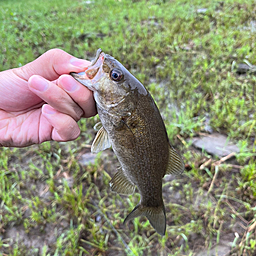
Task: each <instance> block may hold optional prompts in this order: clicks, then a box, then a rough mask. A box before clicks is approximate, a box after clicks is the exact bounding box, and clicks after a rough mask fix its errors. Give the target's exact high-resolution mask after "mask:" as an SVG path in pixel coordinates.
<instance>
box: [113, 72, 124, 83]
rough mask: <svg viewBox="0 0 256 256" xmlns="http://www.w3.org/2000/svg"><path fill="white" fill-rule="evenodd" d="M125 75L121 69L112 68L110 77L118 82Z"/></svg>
mask: <svg viewBox="0 0 256 256" xmlns="http://www.w3.org/2000/svg"><path fill="white" fill-rule="evenodd" d="M123 77H124V75H123V73H122V72H121V71H120V70H119V69H112V70H111V72H110V78H111V79H112V80H114V81H116V82H119V81H121V80H122V79H123Z"/></svg>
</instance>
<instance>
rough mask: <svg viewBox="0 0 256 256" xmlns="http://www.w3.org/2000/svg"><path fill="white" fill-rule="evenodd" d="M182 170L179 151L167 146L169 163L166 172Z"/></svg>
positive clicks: (174, 172) (182, 164)
mask: <svg viewBox="0 0 256 256" xmlns="http://www.w3.org/2000/svg"><path fill="white" fill-rule="evenodd" d="M183 170H184V162H183V160H182V158H181V156H180V155H179V153H178V152H177V151H176V150H175V149H174V148H173V147H172V146H170V147H169V163H168V167H167V171H166V174H181V173H182V172H183Z"/></svg>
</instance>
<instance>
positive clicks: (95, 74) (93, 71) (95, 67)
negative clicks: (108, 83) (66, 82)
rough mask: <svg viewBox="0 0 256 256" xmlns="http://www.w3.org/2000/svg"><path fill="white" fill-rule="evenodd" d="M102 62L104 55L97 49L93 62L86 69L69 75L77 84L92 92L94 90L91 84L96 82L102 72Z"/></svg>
mask: <svg viewBox="0 0 256 256" xmlns="http://www.w3.org/2000/svg"><path fill="white" fill-rule="evenodd" d="M104 60H105V53H104V52H103V51H102V50H101V49H100V48H99V49H98V50H97V52H96V56H95V58H94V60H93V61H92V63H91V65H90V66H89V67H88V68H86V69H85V70H84V71H82V72H79V73H75V72H71V73H70V75H71V76H72V77H73V78H74V79H75V80H77V81H78V82H79V83H81V84H83V85H84V86H86V87H88V88H89V89H90V90H92V91H94V90H95V89H94V88H93V84H95V83H96V82H97V80H98V79H99V78H100V76H101V75H102V73H103V72H104V71H103V70H102V66H103V62H104Z"/></svg>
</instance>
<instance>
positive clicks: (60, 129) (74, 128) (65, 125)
mask: <svg viewBox="0 0 256 256" xmlns="http://www.w3.org/2000/svg"><path fill="white" fill-rule="evenodd" d="M42 115H43V116H44V117H45V118H46V119H47V121H48V122H49V123H50V124H51V125H52V127H53V129H52V135H51V138H52V140H55V141H69V140H75V139H76V138H77V137H78V136H79V134H80V129H79V126H78V124H77V123H76V121H75V120H74V119H73V118H71V117H70V116H68V115H65V114H63V113H60V112H59V111H57V110H55V109H54V108H52V107H51V106H50V105H48V104H45V105H43V107H42Z"/></svg>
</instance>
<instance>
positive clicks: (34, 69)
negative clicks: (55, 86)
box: [14, 49, 90, 81]
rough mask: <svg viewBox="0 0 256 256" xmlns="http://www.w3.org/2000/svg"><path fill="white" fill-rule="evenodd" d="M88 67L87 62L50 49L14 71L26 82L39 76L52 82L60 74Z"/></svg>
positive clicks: (59, 50) (58, 50)
mask: <svg viewBox="0 0 256 256" xmlns="http://www.w3.org/2000/svg"><path fill="white" fill-rule="evenodd" d="M89 65H90V62H89V61H87V60H83V59H78V58H75V57H73V56H72V55H70V54H68V53H66V52H65V51H63V50H61V49H51V50H49V51H47V52H46V53H44V54H43V55H41V56H40V57H39V58H37V59H35V60H34V61H32V62H30V63H28V64H26V65H24V66H22V67H20V68H17V69H14V70H16V72H17V73H18V75H19V76H21V77H22V78H23V79H25V80H27V81H28V79H29V78H30V77H31V76H32V75H40V76H42V77H44V78H46V79H47V80H50V81H53V80H55V79H57V78H58V77H59V76H60V75H62V74H69V73H70V72H80V71H83V70H85V68H86V67H88V66H89Z"/></svg>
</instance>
